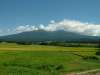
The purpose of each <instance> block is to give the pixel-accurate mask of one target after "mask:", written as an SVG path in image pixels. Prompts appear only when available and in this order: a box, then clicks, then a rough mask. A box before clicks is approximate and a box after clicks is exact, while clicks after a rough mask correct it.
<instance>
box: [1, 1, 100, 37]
mask: <svg viewBox="0 0 100 75" xmlns="http://www.w3.org/2000/svg"><path fill="white" fill-rule="evenodd" d="M39 29H43V30H47V31H56V30H65V31H71V32H76V33H81V34H86V35H93V36H100V0H0V35H7V34H13V33H18V32H23V31H33V30H39Z"/></svg>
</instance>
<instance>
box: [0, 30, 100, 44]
mask: <svg viewBox="0 0 100 75" xmlns="http://www.w3.org/2000/svg"><path fill="white" fill-rule="evenodd" d="M99 38H100V37H96V36H86V35H81V34H78V33H73V32H66V31H63V30H62V31H61V30H60V31H53V32H50V31H43V30H37V31H30V32H22V33H19V34H13V35H7V36H1V37H0V40H1V41H14V42H42V41H67V42H78V41H82V42H98V40H99Z"/></svg>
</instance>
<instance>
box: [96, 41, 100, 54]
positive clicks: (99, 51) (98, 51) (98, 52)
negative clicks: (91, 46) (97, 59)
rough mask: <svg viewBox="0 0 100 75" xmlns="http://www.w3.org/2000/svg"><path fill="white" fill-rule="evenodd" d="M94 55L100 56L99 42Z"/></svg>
mask: <svg viewBox="0 0 100 75" xmlns="http://www.w3.org/2000/svg"><path fill="white" fill-rule="evenodd" d="M96 55H100V41H99V43H98V50H97V52H96Z"/></svg>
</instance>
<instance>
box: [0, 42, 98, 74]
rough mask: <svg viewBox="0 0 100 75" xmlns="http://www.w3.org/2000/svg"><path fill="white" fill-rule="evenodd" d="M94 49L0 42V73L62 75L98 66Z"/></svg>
mask: <svg viewBox="0 0 100 75" xmlns="http://www.w3.org/2000/svg"><path fill="white" fill-rule="evenodd" d="M97 49H98V48H95V47H60V46H45V45H18V44H15V43H1V44H0V75H63V74H64V73H70V72H81V71H86V70H92V69H99V68H100V64H99V63H100V57H99V56H96V55H95V52H96V50H97ZM88 57H89V58H88Z"/></svg>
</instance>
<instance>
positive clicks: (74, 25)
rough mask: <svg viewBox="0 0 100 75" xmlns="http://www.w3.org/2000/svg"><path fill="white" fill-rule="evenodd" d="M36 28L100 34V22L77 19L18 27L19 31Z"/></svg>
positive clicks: (92, 34)
mask: <svg viewBox="0 0 100 75" xmlns="http://www.w3.org/2000/svg"><path fill="white" fill-rule="evenodd" d="M34 30H45V31H57V30H64V31H70V32H75V33H80V34H84V35H91V36H100V24H98V25H97V24H92V23H84V22H80V21H75V20H67V19H64V20H62V21H58V22H56V21H54V20H52V21H51V22H50V23H49V24H48V25H43V24H40V25H39V26H38V27H36V25H22V26H18V27H16V31H17V32H25V31H34Z"/></svg>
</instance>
